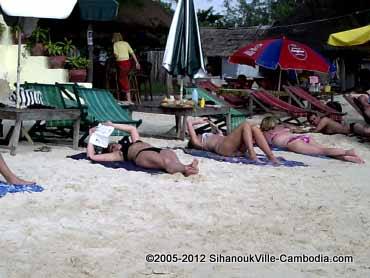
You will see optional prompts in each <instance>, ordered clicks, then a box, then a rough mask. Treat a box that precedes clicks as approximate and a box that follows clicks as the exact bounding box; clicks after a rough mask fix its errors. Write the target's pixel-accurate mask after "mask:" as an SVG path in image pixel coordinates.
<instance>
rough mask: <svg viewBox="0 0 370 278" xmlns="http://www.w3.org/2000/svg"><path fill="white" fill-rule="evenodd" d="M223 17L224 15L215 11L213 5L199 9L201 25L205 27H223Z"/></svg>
mask: <svg viewBox="0 0 370 278" xmlns="http://www.w3.org/2000/svg"><path fill="white" fill-rule="evenodd" d="M222 18H223V16H222V15H220V14H215V13H214V10H213V7H210V8H209V9H207V10H199V11H198V21H199V24H200V26H203V27H221V26H222V21H221V19H222Z"/></svg>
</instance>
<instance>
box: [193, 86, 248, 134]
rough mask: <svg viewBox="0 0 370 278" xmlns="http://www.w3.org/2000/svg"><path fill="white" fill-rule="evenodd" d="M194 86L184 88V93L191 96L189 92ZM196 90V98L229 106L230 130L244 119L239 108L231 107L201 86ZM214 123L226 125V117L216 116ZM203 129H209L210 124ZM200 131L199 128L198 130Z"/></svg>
mask: <svg viewBox="0 0 370 278" xmlns="http://www.w3.org/2000/svg"><path fill="white" fill-rule="evenodd" d="M193 89H194V88H186V95H188V96H189V97H190V96H191V92H192V90H193ZM196 90H197V91H198V98H199V99H201V98H204V99H205V101H212V102H214V103H215V104H216V105H221V106H227V107H230V113H231V130H233V129H235V128H237V127H238V126H239V125H240V124H241V123H243V122H244V121H245V119H246V115H245V114H244V113H242V112H240V111H239V110H237V109H235V108H232V107H231V106H230V105H229V104H228V103H227V102H226V101H224V100H222V99H220V98H219V97H218V96H217V95H213V94H211V93H209V92H208V91H206V90H205V89H203V88H199V87H197V88H196ZM215 124H217V125H218V126H219V128H220V129H221V128H223V127H226V119H224V118H217V119H216V121H215ZM204 129H205V130H207V129H211V127H210V126H206V127H205V128H204ZM198 131H200V130H198Z"/></svg>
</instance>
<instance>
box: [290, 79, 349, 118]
mask: <svg viewBox="0 0 370 278" xmlns="http://www.w3.org/2000/svg"><path fill="white" fill-rule="evenodd" d="M283 88H284V90H285V91H286V92H287V93H288V94H289V95H290V97H291V98H292V99H293V100H294V101H295V102H296V103H297V104H298V105H299V106H300V107H301V108H305V109H311V108H315V109H316V110H318V111H319V112H320V113H323V114H324V115H325V116H327V117H329V118H331V119H333V120H334V121H338V122H341V121H342V117H343V115H345V113H340V112H338V111H336V110H334V109H333V108H331V107H329V106H327V105H326V104H325V103H322V102H321V101H320V100H319V99H317V98H315V97H314V96H313V95H311V94H310V93H308V92H306V91H305V90H304V89H302V88H300V87H296V86H286V85H283ZM301 100H304V101H307V104H308V105H304V104H303V103H302V101H301Z"/></svg>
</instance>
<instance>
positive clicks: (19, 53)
mask: <svg viewBox="0 0 370 278" xmlns="http://www.w3.org/2000/svg"><path fill="white" fill-rule="evenodd" d="M21 40H22V32H21V31H20V30H18V54H17V56H18V57H17V88H16V95H15V96H16V107H17V109H19V108H20V97H19V90H20V79H21V48H22V45H21V43H22V42H21Z"/></svg>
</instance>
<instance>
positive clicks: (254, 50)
mask: <svg viewBox="0 0 370 278" xmlns="http://www.w3.org/2000/svg"><path fill="white" fill-rule="evenodd" d="M262 46H263V44H262V43H259V44H256V45H255V46H253V47H251V48H249V49H247V50H246V51H245V52H244V53H245V55H248V56H253V55H254V54H256V53H257V52H258V50H259V49H260V48H261V47H262Z"/></svg>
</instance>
